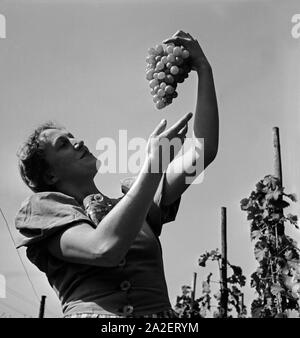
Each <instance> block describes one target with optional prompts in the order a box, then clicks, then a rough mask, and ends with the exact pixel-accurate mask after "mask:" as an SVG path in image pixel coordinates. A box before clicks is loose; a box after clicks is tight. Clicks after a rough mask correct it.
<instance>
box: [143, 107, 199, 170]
mask: <svg viewBox="0 0 300 338" xmlns="http://www.w3.org/2000/svg"><path fill="white" fill-rule="evenodd" d="M192 116H193V114H192V113H188V114H186V115H184V116H183V117H182V118H181V119H179V120H178V121H177V122H176V123H175V124H173V126H172V127H170V128H169V129H167V130H165V128H166V125H167V121H166V120H162V121H161V122H160V123H159V124H158V126H157V127H156V128H155V129H154V131H153V132H152V133H151V135H150V137H149V139H148V143H147V146H146V157H147V159H148V160H149V162H150V165H151V172H156V173H162V172H164V171H165V170H166V169H167V167H168V165H169V163H170V162H171V161H172V160H173V158H174V157H175V155H176V154H177V153H178V152H179V150H180V148H181V146H182V144H183V142H184V139H185V136H186V133H187V131H188V121H189V120H190V119H191V117H192ZM175 139H176V141H178V143H177V142H175V143H176V144H175V145H176V146H175V147H172V146H171V145H172V144H173V145H174V140H175ZM172 141H173V142H172Z"/></svg>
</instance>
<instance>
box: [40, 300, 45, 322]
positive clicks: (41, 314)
mask: <svg viewBox="0 0 300 338" xmlns="http://www.w3.org/2000/svg"><path fill="white" fill-rule="evenodd" d="M45 301H46V296H42V297H41V303H40V311H39V318H44V313H45Z"/></svg>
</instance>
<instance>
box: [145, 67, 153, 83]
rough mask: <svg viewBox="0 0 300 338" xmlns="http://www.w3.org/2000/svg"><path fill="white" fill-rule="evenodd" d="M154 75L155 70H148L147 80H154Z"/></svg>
mask: <svg viewBox="0 0 300 338" xmlns="http://www.w3.org/2000/svg"><path fill="white" fill-rule="evenodd" d="M153 74H154V70H153V69H150V70H148V72H147V73H146V79H147V80H149V81H150V80H152V79H153Z"/></svg>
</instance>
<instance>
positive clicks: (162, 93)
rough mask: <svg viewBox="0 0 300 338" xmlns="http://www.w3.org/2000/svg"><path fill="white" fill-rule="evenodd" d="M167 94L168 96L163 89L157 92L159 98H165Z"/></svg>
mask: <svg viewBox="0 0 300 338" xmlns="http://www.w3.org/2000/svg"><path fill="white" fill-rule="evenodd" d="M165 94H166V93H165V91H164V90H163V89H161V88H160V89H159V90H158V92H157V95H158V96H159V97H163V96H165Z"/></svg>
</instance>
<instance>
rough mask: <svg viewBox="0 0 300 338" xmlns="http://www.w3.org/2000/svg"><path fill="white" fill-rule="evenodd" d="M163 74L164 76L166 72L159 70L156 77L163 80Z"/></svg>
mask: <svg viewBox="0 0 300 338" xmlns="http://www.w3.org/2000/svg"><path fill="white" fill-rule="evenodd" d="M165 76H166V74H165V73H164V72H160V73H158V75H157V78H158V79H159V80H163V79H164V78H165Z"/></svg>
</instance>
